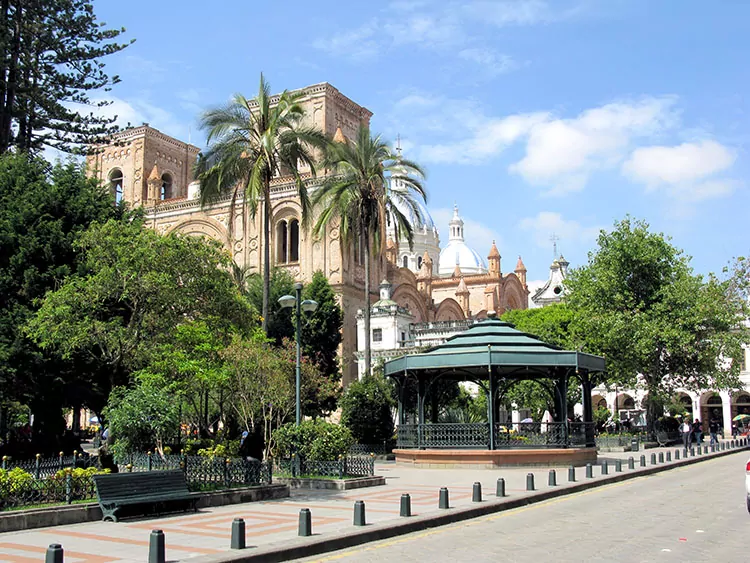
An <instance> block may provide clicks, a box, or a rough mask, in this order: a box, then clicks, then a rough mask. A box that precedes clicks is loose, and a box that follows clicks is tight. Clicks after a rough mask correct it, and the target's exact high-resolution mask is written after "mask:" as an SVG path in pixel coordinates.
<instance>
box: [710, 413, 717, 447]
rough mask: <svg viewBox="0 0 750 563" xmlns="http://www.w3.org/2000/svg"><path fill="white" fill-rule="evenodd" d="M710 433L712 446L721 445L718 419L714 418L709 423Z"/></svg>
mask: <svg viewBox="0 0 750 563" xmlns="http://www.w3.org/2000/svg"><path fill="white" fill-rule="evenodd" d="M708 431H709V433H710V434H711V446H715V445H717V444H718V443H719V438H718V436H717V435H718V433H719V421H718V420H716V417H713V418H712V419H711V422H709V423H708Z"/></svg>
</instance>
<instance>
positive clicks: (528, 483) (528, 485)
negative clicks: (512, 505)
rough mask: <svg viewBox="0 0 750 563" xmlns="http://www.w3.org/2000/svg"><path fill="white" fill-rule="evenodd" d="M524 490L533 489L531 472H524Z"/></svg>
mask: <svg viewBox="0 0 750 563" xmlns="http://www.w3.org/2000/svg"><path fill="white" fill-rule="evenodd" d="M526 490H527V491H533V490H534V474H533V473H527V474H526Z"/></svg>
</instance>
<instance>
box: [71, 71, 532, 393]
mask: <svg viewBox="0 0 750 563" xmlns="http://www.w3.org/2000/svg"><path fill="white" fill-rule="evenodd" d="M296 93H299V94H300V95H301V97H300V100H299V103H300V104H301V105H302V106H303V108H304V109H305V119H306V121H307V125H313V126H315V127H318V128H319V129H321V130H322V131H324V132H325V133H326V134H327V135H328V136H329V137H331V138H333V139H334V140H337V141H339V142H348V139H351V138H354V137H355V135H356V131H357V129H358V128H359V126H360V125H362V124H365V125H369V122H370V118H371V117H372V113H371V112H370V111H369V110H367V109H366V108H364V107H362V106H360V105H359V104H357V103H356V102H354V101H353V100H351V99H349V98H348V97H346V96H345V95H343V94H342V93H341V92H340V91H339V90H337V89H336V88H334V87H333V86H332V85H330V84H328V83H321V84H315V85H313V86H308V87H306V88H303V89H301V90H298V91H296ZM199 152H200V149H199V148H198V147H196V146H193V145H191V144H189V143H185V142H182V141H179V140H177V139H174V138H172V137H170V136H168V135H165V134H164V133H161V132H160V131H158V130H156V129H154V128H152V127H150V126H149V125H148V124H143V125H141V126H139V127H132V128H128V129H125V130H123V131H121V132H119V133H117V134H116V135H114V137H113V138H112V141H111V143H110V144H108V145H106V146H102V147H97V150H96V151H94V154H92V155H90V156H89V157H88V158H87V162H86V164H87V170H88V173H89V174H90V175H91V176H93V177H96V178H98V179H99V180H100V181H102V182H103V183H104V184H105V185H107V186H109V189H110V190H111V192H112V194H113V195H114V197H115V199H116V201H125V202H127V203H129V204H130V205H131V206H134V207H138V206H140V207H143V208H144V212H145V215H146V224H147V225H148V226H149V227H151V228H153V229H155V230H157V231H158V232H160V233H171V232H178V233H183V234H188V235H196V236H206V237H209V238H212V239H215V240H217V241H220V242H221V243H222V244H223V245H224V246H225V247H226V249H227V250H228V251H229V252H231V254H232V256H233V257H234V260H235V261H236V262H237V263H238V264H239V265H240V266H245V267H247V268H248V269H249V270H250V272H261V271H262V269H261V266H262V262H261V260H262V245H263V237H264V233H263V229H262V228H261V218H262V213H260V212H259V213H257V214H256V215H255V217H253V216H251V215H250V214H249V212H247V210H246V213H247V215H246V216H245V217H243V216H242V212H243V205H242V200H241V198H240V200H239V201H237V202H236V203H235V205H236V208H235V210H234V225H233V229H229V218H230V217H231V216H232V213H230V199H229V197H228V196H227V197H226V198H225V199H223V200H220V201H217V202H215V203H213V204H211V205H210V206H206V207H201V205H200V202H199V195H200V185H199V184H198V182H196V181H194V178H193V165H194V163H195V160H196V158H197V156H198V153H199ZM303 172H304V174H303V177H304V178H305V182H306V183H307V185H308V189H309V190H311V191H314V189H315V186H316V183H317V182H319V179H318V178H316V177H314V176H313V175H312V174H311V173H310V171H309V170H307V171H303ZM393 188H394V189H397V186H394V187H393ZM271 192H272V212H271V217H272V222H271V224H272V228H271V233H270V243H271V249H272V250H271V259H272V261H273V264H272V267H276V268H282V269H285V270H287V271H289V273H290V274H291V275H292V277H294V278H295V279H296V280H298V281H300V282H302V283H305V282H307V281H309V280H310V279H311V278H312V275H313V273H314V272H316V271H318V270H321V271H323V272H324V273H325V275H326V277H327V278H328V280H329V282H330V284H331V286H332V287H333V289H334V291H335V292H336V295H337V296H338V299H339V301H340V305H341V307H342V309H343V311H344V325H343V329H342V333H343V334H342V337H343V338H342V345H341V359H342V373H343V381H344V384H345V385H346V384H347V383H348V382H350V381H352V380H354V379H355V378H357V364H356V356H357V353H356V351H357V349H358V345H357V340H358V335H357V314H358V312H360V314H361V310H362V309H363V308H364V307H365V306H371V307H374V306H373V305H371V303H372V302H376V303H379V301H377V298H378V291H379V287H380V285H381V283H380V282H381V281H383V280H385V281H386V284H387V285H389V286H390V287H389V289H388V301H389V302H393V303H394V304H395V305H396V308H397V310H400V311H404V312H405V314H406V317H405V318H409V319H410V322H411V323H427V322H442V321H456V322H459V321H466V320H471V319H478V318H483V317H484V316H486V315H487V313H488V312H489V311H495V312H497V313H498V314H502V313H503V312H504V311H506V310H508V309H515V308H521V309H525V308H526V307H527V303H528V295H529V289H528V287H527V285H526V268H525V267H524V265H523V262H522V261H521V259H520V257H519V259H518V263H517V264H516V267H515V269H514V271H513V272H510V273H505V274H504V273H503V271H502V267H501V256H500V252H499V250H498V248H497V247H496V246H495V244H494V243H493V245H492V247H491V248H490V249H489V252H488V254H487V260H486V262H485V260H484V258H483V257H482V256H481V255H480V254H479V253H478V252H477V251H476V250H474V249H472V248H471V247H469V246H468V245H467V244H466V242H465V239H464V223H463V220H462V219H461V216H460V214H459V211H458V207H456V208H454V214H453V218H452V219H451V221H450V224H449V233H450V235H449V240H448V243H447V244H446V245H445V247H444V248H442V249H441V248H440V239H439V235H438V229H437V227H436V225H435V224H434V223H433V221H432V218H431V217H430V214H429V211H428V210H427V209H426V208H422V209H421V215H422V217H421V218H413V219H414V220H413V222H414V231H415V232H414V241H413V245H412V246H411V248H410V247H409V244H408V242H407V241H406V240H403V239H399V237H396V236H395V233H393V232H389V233H388V235H389V236H388V240H387V243H386V249H385V253H384V254H383V255H382V256H375V257H374V258H373V263H372V264H371V268H370V273H371V279H370V284H371V287H372V288H373V294H372V295H371V296H370V297H371V298H370V299H369V300H368V302H367V303H365V299H364V281H365V280H364V265H363V263H362V252H360V251H359V250H360V249H358V248H356V246H350V247H347V246H346V245H344V244H343V243H342V241H341V238H340V233H339V230H338V229H337V227H336V225H330V226H329V227H328V229H327V230H326V232H325V233H323V234H321V235H320V236H315V235H313V234H312V232H307V231H306V230H305V229H303V228H301V224H302V223H301V220H302V217H301V211H302V210H301V207H300V204H299V201H298V198H297V196H296V188H295V184H294V181H293V179H292V178H291V177H289V176H279V177H277V178H275V179H274V180H273V181H272V186H271ZM402 211H403V210H402ZM316 215H317V211H316V210H313V217H312V218H311V219H312V220H311V221H310V223H311V224H314V223H315V220H316V219H317V217H316ZM230 230H231V232H232V235H231V239H230V235H229V233H230ZM381 293H382V291H381ZM381 297H382V295H381ZM365 337H366V336H365V335H363V334H362V335H359V339H360V340H361V339H362V338H365ZM367 337H369V338H370V339H371V340H374V339H375V338H376V334H371V335H368V336H367ZM360 344H361V342H360Z"/></svg>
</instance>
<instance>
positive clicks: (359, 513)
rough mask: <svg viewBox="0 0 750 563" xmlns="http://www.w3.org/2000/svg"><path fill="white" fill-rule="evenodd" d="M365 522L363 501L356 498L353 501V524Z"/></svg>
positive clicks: (362, 524)
mask: <svg viewBox="0 0 750 563" xmlns="http://www.w3.org/2000/svg"><path fill="white" fill-rule="evenodd" d="M365 524H366V520H365V501H363V500H358V501H356V502H355V503H354V525H355V526H364V525H365Z"/></svg>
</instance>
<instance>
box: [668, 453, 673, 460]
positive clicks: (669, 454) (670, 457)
mask: <svg viewBox="0 0 750 563" xmlns="http://www.w3.org/2000/svg"><path fill="white" fill-rule="evenodd" d="M667 461H672V452H667Z"/></svg>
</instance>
